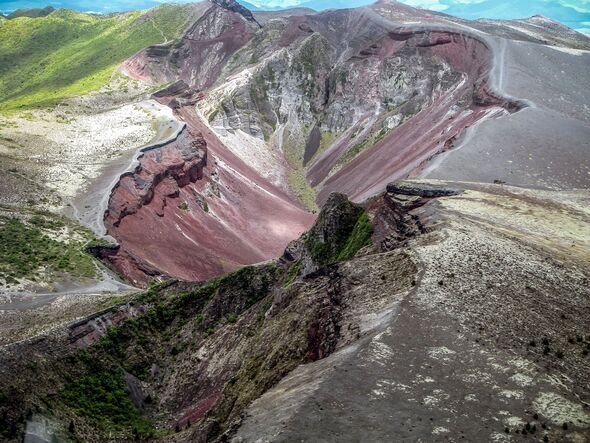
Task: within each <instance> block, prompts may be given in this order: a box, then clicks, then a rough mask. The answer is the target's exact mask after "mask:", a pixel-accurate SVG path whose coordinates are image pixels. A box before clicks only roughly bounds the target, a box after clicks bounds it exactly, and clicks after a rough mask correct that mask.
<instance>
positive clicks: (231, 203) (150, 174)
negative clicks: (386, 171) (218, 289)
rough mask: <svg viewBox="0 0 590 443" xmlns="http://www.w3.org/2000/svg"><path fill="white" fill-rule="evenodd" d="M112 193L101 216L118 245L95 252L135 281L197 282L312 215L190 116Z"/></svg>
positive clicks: (255, 258) (273, 250) (282, 239)
mask: <svg viewBox="0 0 590 443" xmlns="http://www.w3.org/2000/svg"><path fill="white" fill-rule="evenodd" d="M178 111H179V114H180V116H181V117H183V118H184V119H185V121H186V122H187V129H185V130H184V131H183V132H182V133H181V134H180V136H179V137H178V139H177V140H175V141H174V142H172V143H169V144H167V145H165V146H162V147H160V148H156V149H153V150H150V151H148V152H146V153H144V155H143V156H142V157H141V158H140V164H139V165H138V167H137V168H136V170H135V171H134V172H133V173H130V174H126V175H125V176H123V177H122V178H121V180H120V182H119V184H118V185H117V186H116V187H115V189H114V190H113V192H112V195H111V199H110V202H109V206H108V211H107V213H106V215H105V225H106V227H107V232H108V234H109V235H111V236H113V237H114V238H115V239H116V240H117V242H118V243H119V244H120V248H119V250H117V251H111V252H110V253H108V252H103V253H102V256H103V258H104V259H105V260H107V261H108V262H109V263H110V264H111V266H112V267H114V268H115V269H116V270H117V271H118V272H120V273H121V274H123V275H124V276H126V277H127V278H128V279H129V280H130V281H131V282H132V283H134V284H136V285H138V286H145V285H147V284H148V282H149V281H150V279H151V278H152V276H154V275H159V274H164V275H168V276H172V277H176V278H180V279H184V280H205V279H209V278H212V277H215V276H218V275H220V274H222V273H224V272H227V271H231V270H234V269H236V268H238V267H240V266H242V265H245V264H251V263H256V262H260V261H264V260H267V259H269V258H272V257H275V256H277V255H279V254H280V252H282V250H283V249H284V247H285V246H286V245H287V243H288V242H289V241H291V240H292V239H294V238H296V237H297V236H298V235H300V234H301V233H302V232H303V231H304V230H305V229H306V228H307V227H308V226H309V225H310V224H311V223H312V221H313V216H312V215H311V214H309V213H307V212H305V211H304V210H302V209H301V208H300V207H299V206H298V205H297V204H296V203H295V202H294V201H293V200H292V199H291V197H289V196H288V195H287V194H286V193H285V192H284V191H282V190H280V189H278V188H276V187H275V186H273V185H271V184H270V183H269V182H268V181H266V180H265V179H264V178H262V177H261V176H260V175H258V174H257V173H256V172H254V171H253V170H252V169H251V168H250V167H248V166H247V165H246V164H244V163H243V162H242V161H241V160H240V159H238V158H237V157H235V156H234V155H232V154H231V153H230V151H229V150H228V149H227V148H225V147H224V146H223V144H222V143H221V142H220V141H219V139H218V138H217V137H216V135H215V134H214V133H212V132H211V131H209V130H208V129H207V128H206V127H205V126H204V125H203V124H202V123H200V122H199V121H198V119H196V118H195V117H194V116H192V115H191V111H190V110H188V109H186V108H181V109H179V110H178Z"/></svg>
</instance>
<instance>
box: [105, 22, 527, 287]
mask: <svg viewBox="0 0 590 443" xmlns="http://www.w3.org/2000/svg"><path fill="white" fill-rule="evenodd" d="M247 37H248V38H245V39H244V41H243V42H242V44H246V43H247V41H248V40H249V38H251V35H248V36H247ZM193 43H195V42H191V44H193ZM406 46H410V47H412V48H414V49H415V50H416V51H418V52H420V53H421V54H423V55H428V56H436V57H440V58H442V59H444V60H445V61H446V62H447V63H449V64H450V65H451V67H452V68H453V69H455V70H457V71H458V72H460V73H461V74H462V78H461V81H460V82H459V83H457V84H455V85H454V86H453V87H451V88H450V89H448V90H446V91H442V92H441V93H440V94H439V95H438V96H436V97H434V98H433V99H432V102H431V104H430V105H429V106H428V107H426V108H425V109H423V110H422V111H420V112H419V113H418V114H416V115H415V116H413V117H412V118H411V119H410V120H409V121H408V122H406V123H404V124H402V125H401V126H400V127H399V128H397V129H396V131H393V133H392V134H390V135H389V136H387V137H385V138H384V139H383V140H381V141H380V142H378V143H377V144H376V145H375V146H373V147H372V148H371V149H368V150H367V151H365V152H364V153H362V154H361V155H359V156H358V157H357V158H355V159H354V160H353V161H351V162H350V163H349V164H347V165H346V166H345V167H343V168H342V169H340V170H339V171H338V172H337V173H335V174H334V175H331V176H327V174H328V172H329V171H330V170H331V169H332V167H333V165H334V164H335V162H336V161H337V160H338V159H339V158H340V157H341V155H343V153H344V152H342V149H343V148H346V146H347V145H348V144H347V143H339V142H337V143H334V144H333V145H332V146H331V147H330V148H329V149H327V150H326V151H325V152H324V153H323V154H322V155H321V156H319V158H318V159H317V160H316V161H315V162H313V163H312V164H311V166H310V168H309V173H308V179H309V180H310V182H311V184H312V185H314V186H316V189H317V190H318V191H319V192H318V202H319V203H320V204H321V203H323V202H324V201H325V200H326V199H327V197H328V195H329V194H330V193H331V192H334V191H338V192H344V193H345V194H347V195H348V196H349V197H350V198H351V199H353V200H355V201H363V200H365V199H366V198H368V197H370V196H372V195H375V194H376V193H378V192H380V191H382V190H383V188H384V187H385V185H386V183H387V182H389V181H391V180H394V179H398V178H402V177H407V176H411V175H416V174H418V173H419V172H420V170H421V169H423V168H424V167H425V166H426V165H427V163H428V162H429V161H430V160H431V159H432V158H433V157H434V156H435V155H436V154H439V153H441V152H444V151H446V150H448V149H450V148H451V147H452V146H453V143H454V141H455V140H456V139H457V138H458V137H460V135H461V134H462V133H463V132H464V130H465V129H466V128H469V127H472V126H473V125H474V124H475V123H477V122H478V121H481V120H482V119H484V118H487V117H489V116H491V115H496V114H497V113H499V112H515V111H517V110H519V109H522V107H524V106H525V104H524V103H522V102H517V101H516V100H512V99H510V98H507V97H505V96H504V94H502V93H501V91H499V88H498V86H499V85H494V86H495V87H493V86H492V85H491V84H490V83H491V82H490V73H491V72H492V71H493V68H494V66H493V64H494V63H496V65H497V63H498V62H499V61H498V59H497V58H495V56H494V48H493V47H492V45H491V44H490V42H486V41H484V39H482V38H480V37H479V36H475V35H473V34H470V33H468V32H463V31H457V30H448V29H440V27H439V28H437V29H435V28H434V27H433V28H432V29H428V28H425V27H422V28H421V29H415V28H414V29H411V28H397V29H395V30H392V31H390V32H389V33H388V34H387V37H386V39H385V41H384V42H383V45H382V47H383V51H387V52H388V53H389V55H392V54H395V52H397V51H399V50H400V49H402V48H404V47H406ZM233 50H235V48H233ZM226 55H227V54H226ZM226 58H227V57H226ZM132 66H133V65H131V67H132ZM217 69H218V68H216V70H217ZM499 69H500V70H501V67H500V68H499ZM127 70H128V73H130V74H131V75H134V72H133V69H130V66H129V65H128V66H127ZM137 76H138V77H145V72H144V71H143V70H142V72H141V73H139V74H138V75H137ZM207 82H210V79H209V80H207ZM494 89H495V90H494ZM195 90H196V91H198V89H197V88H194V89H193V88H191V87H187V86H186V84H184V83H176V84H174V85H173V86H172V87H169V88H167V89H166V90H164V91H161V92H160V93H159V94H156V96H155V98H156V99H157V100H158V101H159V102H160V103H162V104H165V105H168V106H170V107H171V108H173V109H174V111H175V115H176V116H177V118H179V119H181V120H183V121H184V123H185V124H186V125H187V126H186V129H185V130H184V131H182V132H181V133H180V134H179V136H178V137H177V138H176V139H174V140H171V141H169V142H168V143H165V144H162V145H161V146H157V147H154V148H153V149H150V150H149V151H147V152H144V153H143V154H142V155H141V156H140V158H139V159H138V161H139V164H138V165H137V166H136V167H135V169H134V170H133V171H132V172H127V173H125V174H123V176H121V178H120V180H119V181H118V183H117V184H116V185H115V187H114V188H113V189H112V191H111V194H110V197H109V203H108V208H107V209H106V212H105V216H104V222H105V228H106V231H107V233H108V234H109V235H111V236H112V237H114V238H115V239H116V240H117V241H118V243H119V246H117V247H114V248H102V249H100V250H97V251H95V252H96V253H97V255H99V256H100V257H101V258H102V259H104V260H105V261H106V262H107V263H109V264H110V266H111V267H112V268H114V269H115V270H116V271H118V272H119V273H121V274H122V275H124V276H125V277H126V278H127V279H129V280H130V281H131V282H132V283H133V284H135V285H139V286H145V285H146V284H148V282H149V281H150V280H151V279H152V278H154V277H156V276H173V277H176V278H180V279H184V280H203V279H207V278H211V277H214V276H217V275H220V274H222V273H224V272H227V271H230V270H233V269H235V268H237V267H239V266H241V265H244V264H249V263H254V262H260V261H264V260H266V259H268V258H271V257H273V256H276V255H278V254H279V253H280V251H281V249H282V248H283V247H284V246H285V245H286V243H287V242H288V241H289V240H291V239H293V238H295V237H296V236H297V235H299V234H300V233H301V232H302V231H304V230H305V229H306V228H307V227H309V226H310V224H311V222H312V220H313V216H312V215H311V214H309V213H306V212H305V211H304V210H302V209H301V208H300V207H299V205H298V204H297V203H296V202H294V200H293V198H292V197H291V196H290V195H288V194H287V193H286V192H285V191H283V190H282V189H279V188H277V187H276V186H274V185H272V184H271V183H269V182H268V181H267V180H266V179H264V178H263V177H261V176H260V175H259V174H258V173H257V172H255V171H254V170H253V169H252V168H250V167H249V166H248V165H246V164H245V163H244V162H243V161H242V160H241V159H240V158H239V157H237V156H236V155H234V154H232V153H231V152H230V151H229V150H228V149H227V148H225V147H224V145H223V144H222V142H221V141H220V140H219V138H218V137H217V136H216V134H215V133H214V132H213V131H212V130H211V129H210V128H209V127H208V126H207V125H206V124H205V123H204V122H202V121H201V119H200V118H199V117H198V116H197V115H196V114H195V112H194V108H193V107H194V104H195V103H196V102H197V101H198V100H199V99H200V97H201V96H202V94H203V93H198V92H195ZM459 102H462V103H467V107H466V109H464V110H463V111H462V112H459V113H457V112H456V113H453V112H452V111H451V110H452V107H453V106H454V105H455V104H457V103H459ZM360 123H362V122H359V124H360ZM355 127H356V126H355ZM353 130H354V128H351V130H349V131H347V132H346V133H345V134H344V136H343V137H345V138H346V137H348V138H350V137H351V133H352V132H353ZM348 146H349V145H348Z"/></svg>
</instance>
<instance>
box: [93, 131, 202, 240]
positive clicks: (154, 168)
mask: <svg viewBox="0 0 590 443" xmlns="http://www.w3.org/2000/svg"><path fill="white" fill-rule="evenodd" d="M206 146H207V144H206V142H205V140H204V139H203V137H202V135H201V134H198V133H194V132H191V131H190V130H185V131H183V132H181V133H180V134H179V135H178V137H177V139H176V140H175V141H173V142H171V143H169V144H167V145H164V146H161V147H155V148H151V147H150V148H148V149H147V150H145V151H144V152H143V154H142V155H141V156H140V157H139V159H138V160H139V165H138V166H137V167H136V168H135V170H134V171H132V172H129V173H126V174H123V176H122V177H121V179H120V180H119V183H118V184H117V186H116V187H115V188H114V189H113V190H112V191H111V198H110V200H109V205H108V209H107V212H106V213H105V218H104V219H105V226H106V228H107V232H108V233H111V232H112V230H113V228H116V227H118V226H119V224H120V223H121V220H123V218H125V217H126V216H128V215H131V214H135V213H136V212H137V211H138V210H139V209H140V208H141V207H143V206H145V205H149V204H152V206H153V207H155V210H156V214H158V215H159V216H163V215H164V213H163V210H164V208H165V207H166V205H167V204H168V200H167V199H168V198H176V197H178V195H179V190H180V188H183V187H185V186H187V185H188V184H190V183H195V182H196V181H197V180H200V179H202V178H203V168H204V167H205V166H206V164H207V149H206ZM154 200H155V201H154Z"/></svg>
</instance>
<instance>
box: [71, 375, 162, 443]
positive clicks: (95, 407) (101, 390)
mask: <svg viewBox="0 0 590 443" xmlns="http://www.w3.org/2000/svg"><path fill="white" fill-rule="evenodd" d="M60 398H61V400H62V401H63V403H64V404H66V405H67V406H69V407H71V408H72V409H74V410H75V411H76V412H77V413H78V414H80V415H82V416H85V417H87V418H89V419H90V420H91V421H92V422H94V423H96V424H97V425H98V427H99V428H100V429H101V430H102V431H103V432H105V433H111V432H112V433H126V431H128V430H130V429H131V430H132V432H133V434H134V435H135V436H136V437H144V438H145V437H151V436H154V435H155V431H154V428H153V426H152V425H151V423H150V422H149V421H148V420H146V419H145V418H143V417H142V416H141V415H140V413H139V411H138V409H137V408H136V407H135V405H134V404H133V403H132V402H131V400H130V399H129V389H128V388H127V385H126V384H125V381H124V379H123V371H122V370H121V369H116V370H113V371H100V372H96V373H86V374H83V375H81V376H80V377H79V378H76V379H69V380H68V381H67V383H66V385H65V386H64V388H63V389H62V391H61V392H60Z"/></svg>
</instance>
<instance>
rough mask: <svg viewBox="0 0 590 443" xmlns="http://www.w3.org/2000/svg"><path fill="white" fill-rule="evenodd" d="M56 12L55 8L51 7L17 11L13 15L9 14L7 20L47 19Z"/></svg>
mask: <svg viewBox="0 0 590 443" xmlns="http://www.w3.org/2000/svg"><path fill="white" fill-rule="evenodd" d="M53 11H55V8H53V7H51V6H47V7H45V8H31V9H17V10H16V11H14V12H13V13H12V14H8V15H7V16H6V18H7V19H9V20H10V19H13V18H18V17H31V18H39V17H46V16H48V15H49V14H51V13H52V12H53Z"/></svg>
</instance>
